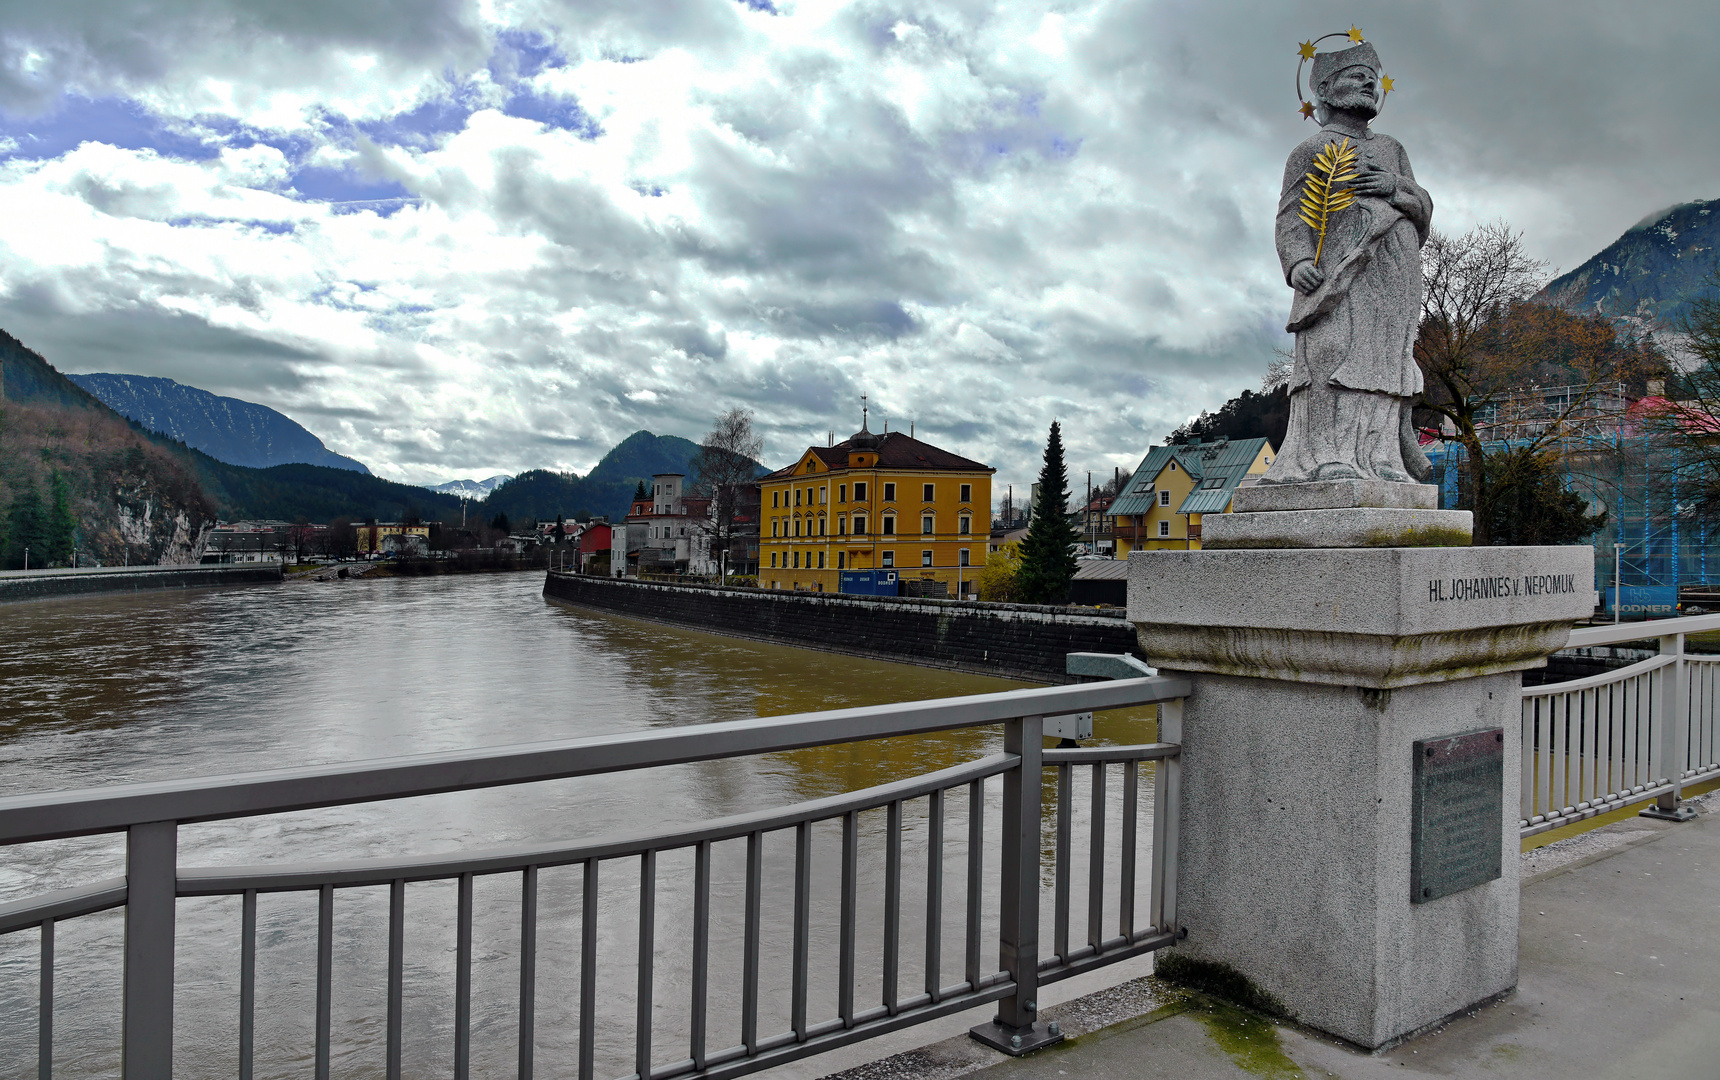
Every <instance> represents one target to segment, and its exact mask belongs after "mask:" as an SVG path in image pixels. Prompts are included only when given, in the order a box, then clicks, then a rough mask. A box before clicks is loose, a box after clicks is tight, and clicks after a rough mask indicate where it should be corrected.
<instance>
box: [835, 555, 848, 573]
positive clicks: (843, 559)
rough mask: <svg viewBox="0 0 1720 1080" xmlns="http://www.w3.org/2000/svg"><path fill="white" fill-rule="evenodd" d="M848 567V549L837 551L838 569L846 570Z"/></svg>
mask: <svg viewBox="0 0 1720 1080" xmlns="http://www.w3.org/2000/svg"><path fill="white" fill-rule="evenodd" d="M847 568H848V553H847V552H846V551H838V552H837V553H836V569H838V570H845V569H847Z"/></svg>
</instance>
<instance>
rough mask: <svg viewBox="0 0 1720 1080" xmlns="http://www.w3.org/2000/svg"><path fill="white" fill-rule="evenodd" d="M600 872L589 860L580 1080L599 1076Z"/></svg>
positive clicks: (582, 926)
mask: <svg viewBox="0 0 1720 1080" xmlns="http://www.w3.org/2000/svg"><path fill="white" fill-rule="evenodd" d="M597 868H598V861H597V860H596V859H587V860H585V880H584V882H583V883H582V884H583V888H582V889H581V897H580V909H579V1080H593V1078H594V1077H595V1076H596V1072H597V1064H596V1059H597V876H598V875H597Z"/></svg>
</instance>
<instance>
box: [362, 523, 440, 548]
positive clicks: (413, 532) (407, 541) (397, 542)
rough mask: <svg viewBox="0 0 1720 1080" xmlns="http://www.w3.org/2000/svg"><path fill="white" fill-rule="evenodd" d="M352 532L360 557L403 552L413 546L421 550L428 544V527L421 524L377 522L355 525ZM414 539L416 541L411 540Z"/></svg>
mask: <svg viewBox="0 0 1720 1080" xmlns="http://www.w3.org/2000/svg"><path fill="white" fill-rule="evenodd" d="M352 531H353V532H354V533H355V534H357V539H358V553H359V554H360V555H373V554H375V553H376V552H379V551H386V550H390V549H393V550H401V551H404V550H407V549H408V548H410V547H411V546H413V545H416V546H417V547H418V548H419V549H420V550H422V549H424V548H427V547H428V546H429V543H430V526H428V525H423V524H419V525H406V524H403V523H401V522H398V521H378V522H376V523H374V524H371V525H355V526H353V530H352ZM414 537H415V538H416V539H412V538H414Z"/></svg>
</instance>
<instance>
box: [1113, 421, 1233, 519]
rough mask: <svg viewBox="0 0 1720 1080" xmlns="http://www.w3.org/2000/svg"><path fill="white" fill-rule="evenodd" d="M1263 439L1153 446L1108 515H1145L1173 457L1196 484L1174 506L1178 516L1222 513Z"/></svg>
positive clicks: (1153, 502)
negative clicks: (1162, 474) (1159, 481)
mask: <svg viewBox="0 0 1720 1080" xmlns="http://www.w3.org/2000/svg"><path fill="white" fill-rule="evenodd" d="M1265 446H1266V440H1265V439H1226V440H1223V441H1216V440H1215V441H1213V442H1202V443H1186V444H1182V445H1178V446H1155V447H1153V448H1152V449H1151V450H1149V451H1147V456H1146V457H1145V458H1142V459H1141V464H1140V466H1139V467H1138V468H1137V469H1135V474H1134V475H1133V476H1131V477H1129V482H1128V484H1127V485H1125V486H1124V488H1123V493H1122V494H1121V495H1119V496H1118V497H1117V501H1116V502H1114V503H1112V504H1111V508H1110V510H1109V511H1108V513H1111V514H1117V515H1127V514H1146V513H1149V512H1150V511H1151V510H1152V508H1153V506H1154V505H1155V500H1156V499H1157V498H1158V494H1157V492H1156V491H1155V489H1154V485H1155V484H1156V483H1157V481H1158V478H1159V474H1160V473H1162V472H1164V471H1165V467H1166V466H1167V465H1169V464H1170V463H1171V460H1172V459H1173V458H1174V459H1175V460H1176V462H1177V466H1178V467H1179V468H1181V469H1183V470H1184V471H1185V472H1187V473H1188V474H1189V476H1190V477H1191V478H1192V479H1193V480H1194V481H1195V486H1194V490H1193V491H1191V492H1189V493H1188V497H1187V498H1185V499H1183V501H1182V504H1181V505H1180V506H1178V507H1177V509H1176V512H1177V513H1179V514H1221V513H1223V512H1224V510H1225V508H1226V507H1228V506H1229V505H1230V495H1231V492H1233V491H1235V490H1236V487H1237V485H1238V484H1240V483H1241V482H1242V479H1243V477H1245V476H1247V475H1248V467H1249V466H1250V465H1252V464H1254V459H1255V458H1257V457H1259V456H1260V451H1261V450H1262V449H1264V448H1265Z"/></svg>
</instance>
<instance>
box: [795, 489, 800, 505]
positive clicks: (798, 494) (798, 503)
mask: <svg viewBox="0 0 1720 1080" xmlns="http://www.w3.org/2000/svg"><path fill="white" fill-rule="evenodd" d="M794 505H796V506H799V505H800V489H799V488H795V489H794Z"/></svg>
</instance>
